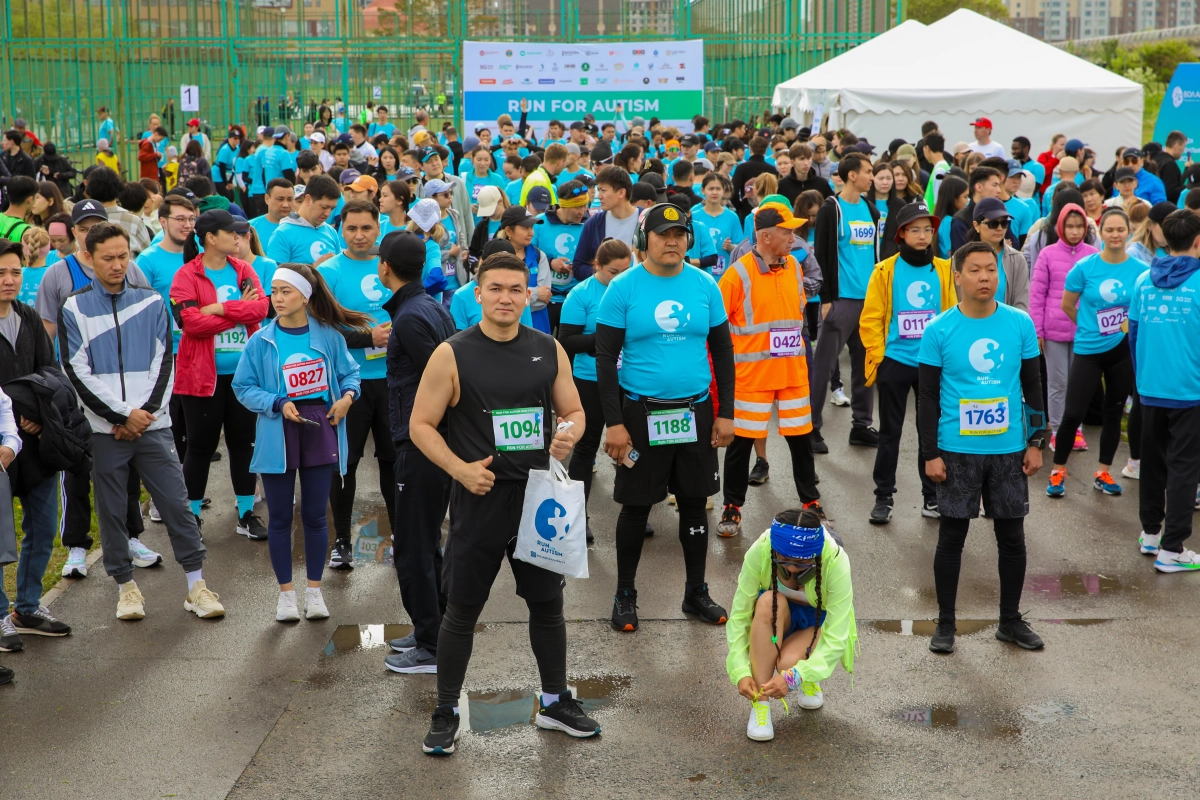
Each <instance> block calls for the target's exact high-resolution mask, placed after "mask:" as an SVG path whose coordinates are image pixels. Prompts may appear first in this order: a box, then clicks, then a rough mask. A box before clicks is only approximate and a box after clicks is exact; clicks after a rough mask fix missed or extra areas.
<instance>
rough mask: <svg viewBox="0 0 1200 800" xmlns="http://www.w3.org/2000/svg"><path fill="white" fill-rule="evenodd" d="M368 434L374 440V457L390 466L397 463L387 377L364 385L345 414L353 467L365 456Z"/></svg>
mask: <svg viewBox="0 0 1200 800" xmlns="http://www.w3.org/2000/svg"><path fill="white" fill-rule="evenodd" d="M367 434H371V436H372V437H373V438H374V439H375V457H376V458H378V459H379V460H380V461H386V462H387V463H389V464H391V463H392V462H393V461H395V460H396V446H395V445H393V444H392V424H391V420H390V418H389V412H388V388H387V378H372V379H370V380H365V381H363V382H362V387H361V388H360V390H359V396H358V399H356V400H355V401H354V402H353V403H352V404H351V405H350V411H348V412H347V413H346V451H347V452H346V462H347V463H350V464H353V463H355V462H356V461H359V460H360V459H361V458H362V457H363V450H364V449H366V446H367Z"/></svg>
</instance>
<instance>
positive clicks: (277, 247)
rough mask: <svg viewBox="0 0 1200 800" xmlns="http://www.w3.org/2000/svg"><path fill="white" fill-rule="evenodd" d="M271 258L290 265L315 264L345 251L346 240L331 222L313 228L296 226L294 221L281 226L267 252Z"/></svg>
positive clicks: (285, 221) (284, 222) (299, 224)
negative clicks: (329, 255) (344, 240)
mask: <svg viewBox="0 0 1200 800" xmlns="http://www.w3.org/2000/svg"><path fill="white" fill-rule="evenodd" d="M265 250H266V254H267V257H268V258H270V259H272V260H273V261H275V262H276V263H279V264H286V263H287V262H289V261H292V262H296V263H299V264H311V263H313V261H315V260H316V259H318V258H320V257H321V256H323V255H325V254H326V253H339V252H341V250H342V237H340V236H338V232H337V231H335V230H334V229H333V227H332V226H330V224H329V223H328V222H322V223H321V225H320V226H319V227H316V228H314V227H312V226H311V225H309V224H308V223H307V222H303V221H300V222H298V223H294V222H292V220H291V218H288V219H285V220H284V221H283V222H281V223H279V227H278V228H276V229H275V233H273V234H272V235H271V240H270V242H268V243H267V246H266V248H265Z"/></svg>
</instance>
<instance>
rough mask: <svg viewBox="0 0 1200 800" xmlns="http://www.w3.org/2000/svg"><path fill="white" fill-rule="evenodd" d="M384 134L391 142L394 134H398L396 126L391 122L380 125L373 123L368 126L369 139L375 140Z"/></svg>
mask: <svg viewBox="0 0 1200 800" xmlns="http://www.w3.org/2000/svg"><path fill="white" fill-rule="evenodd" d="M381 133H382V134H384V135H386V136H387V138H388V139H389V140H391V138H392V136H393V134H395V133H396V126H395V125H393V124H392V123H390V122H385V123H383V124H382V125H380V124H379V123H378V122H372V123H371V124H370V125H368V126H367V138H368V139H374V138H375V137H376V136H378V135H379V134H381Z"/></svg>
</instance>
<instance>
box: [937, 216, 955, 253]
mask: <svg viewBox="0 0 1200 800" xmlns="http://www.w3.org/2000/svg"><path fill="white" fill-rule="evenodd" d="M953 221H954V217H953V216H950V215H946V217H945V218H943V219H942V221H941V222H940V223H938V256H939V257H940V258H950V256H952V255H954V251H953V250H951V249H950V226H951V223H953Z"/></svg>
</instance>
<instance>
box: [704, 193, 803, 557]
mask: <svg viewBox="0 0 1200 800" xmlns="http://www.w3.org/2000/svg"><path fill="white" fill-rule="evenodd" d="M804 222H805V220H803V219H800V218H798V217H794V216H792V211H791V209H789V208H788V207H787V206H786V205H784V204H782V203H764V204H763V205H762V206H761V207H760V208H759V209H758V210H757V213H756V214H755V216H754V231H755V239H756V242H755V245H754V248H753V249H752V250H751V251H750V252H749V253H747V254H746V255H745V256H743V257H742V258H741V259H739V260H738V261H736V262H734V263H733V264H732V265H731V266H730V267H729V268H728V269H727V270H726V271H725V274H724V275H722V276H721V280H720V283H719V284H718V285H719V287H720V289H721V296H722V297H723V298H724V300H725V313H726V314H728V315H729V332H730V334H731V335H732V337H733V360H734V365H735V367H736V370H737V383H736V385H735V388H734V401H733V431H734V437H733V443H732V444H730V445H729V447H728V448H726V450H725V508H724V510H723V511H722V512H721V521H720V522H719V523H718V524H717V534H718V535H719V536H724V537H730V536H736V535H737V534H738V533H740V532H741V529H742V505H743V504H744V503H745V502H746V485H747V483H748V480H749V471H750V453H751V452H752V451H753V449H754V440H755V439H765V438H766V436H767V424H768V422H769V421H770V419H771V409H772V407H777V408H778V411H779V433H780V434H781V435H782V436H783V437H784V440H785V441H786V442H787V443H788V449H789V450H790V451H791V453H792V475H793V477H794V478H795V480H796V492H797V494H799V495H800V501H801V502H802V503H803V504H804V507H805V508H816V509H817V510H818V511H819V510H820V508H821V504H820V502H819V500H818V498H819V497H820V496H821V495H820V492H818V491H817V473H816V470H815V468H814V464H813V452H812V443H811V441H810V434H811V433H812V429H813V427H812V410H811V407H810V405H809V396H808V395H809V390H808V364H807V361H806V359H805V349H806V347H807V345H806V343H805V340H804V336H803V332H804V304H805V302H806V300H805V297H804V273H803V271H802V270H801V269H800V264H799V263H798V262H797V261H796V259H795V258H794V257H793V256H792V254H791V252H792V246H793V245H794V243H795V234H794V231H795V229H796V228H798V227H800V226H801V225H803V224H804Z"/></svg>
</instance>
